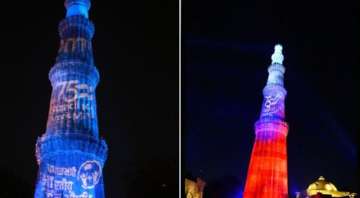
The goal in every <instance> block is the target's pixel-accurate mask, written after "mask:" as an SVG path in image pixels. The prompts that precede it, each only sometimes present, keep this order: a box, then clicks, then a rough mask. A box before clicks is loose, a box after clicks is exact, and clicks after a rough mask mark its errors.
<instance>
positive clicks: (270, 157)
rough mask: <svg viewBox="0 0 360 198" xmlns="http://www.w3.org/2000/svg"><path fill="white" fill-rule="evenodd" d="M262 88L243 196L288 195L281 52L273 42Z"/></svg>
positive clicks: (281, 197)
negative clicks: (259, 109) (269, 63)
mask: <svg viewBox="0 0 360 198" xmlns="http://www.w3.org/2000/svg"><path fill="white" fill-rule="evenodd" d="M271 59H272V63H271V65H270V66H269V68H268V72H269V76H268V80H267V83H266V86H265V88H264V89H263V95H264V101H263V105H262V109H261V113H260V119H259V120H258V121H257V122H256V123H255V135H256V137H255V143H254V147H253V150H252V153H251V159H250V164H249V168H248V174H247V178H246V184H245V189H244V198H287V197H288V179H287V151H286V136H287V133H288V125H287V123H286V122H285V121H284V120H285V104H284V103H285V96H286V90H285V88H284V73H285V68H284V66H283V65H282V62H283V60H284V56H283V55H282V46H281V45H276V46H275V52H274V53H273V55H272V56H271Z"/></svg>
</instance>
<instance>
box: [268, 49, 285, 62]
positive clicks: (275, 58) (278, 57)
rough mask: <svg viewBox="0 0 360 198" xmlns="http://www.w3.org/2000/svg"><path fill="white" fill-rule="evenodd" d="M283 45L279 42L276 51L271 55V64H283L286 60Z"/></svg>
mask: <svg viewBox="0 0 360 198" xmlns="http://www.w3.org/2000/svg"><path fill="white" fill-rule="evenodd" d="M282 48H283V47H282V45H280V44H277V45H275V47H274V49H275V50H274V53H273V54H272V55H271V64H274V63H278V64H280V65H282V63H283V61H284V55H283V54H282Z"/></svg>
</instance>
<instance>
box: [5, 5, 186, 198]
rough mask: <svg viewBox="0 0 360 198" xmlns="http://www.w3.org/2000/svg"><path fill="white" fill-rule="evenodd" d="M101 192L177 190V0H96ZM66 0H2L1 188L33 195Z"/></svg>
mask: <svg viewBox="0 0 360 198" xmlns="http://www.w3.org/2000/svg"><path fill="white" fill-rule="evenodd" d="M92 2H93V3H92V7H91V9H90V20H92V21H93V22H94V24H95V35H94V38H93V49H94V59H95V64H96V66H97V68H98V70H99V72H100V83H99V85H98V87H97V91H96V93H97V105H98V106H97V110H98V118H99V129H100V130H99V132H100V135H101V136H103V137H104V139H105V140H106V142H107V144H108V146H109V153H108V160H107V162H106V164H105V168H104V182H105V192H106V195H107V196H106V197H110V198H117V197H129V198H132V197H133V198H139V197H154V196H157V197H167V198H168V197H176V196H177V195H178V153H179V151H178V137H179V128H178V122H179V118H178V101H179V98H178V97H179V96H178V93H179V92H178V83H179V79H178V69H179V59H178V53H179V52H178V49H179V46H178V43H179V41H178V38H179V34H178V2H176V1H174V2H167V1H151V2H150V1H145V0H144V1H140V2H139V1H121V3H117V2H116V1H114V2H113V1H111V2H109V1H98V0H94V1H92ZM63 3H64V1H63V0H56V1H25V2H19V1H10V2H9V1H7V2H6V3H5V2H3V3H2V11H1V12H0V22H1V26H2V28H1V33H0V34H1V48H2V50H3V52H2V53H1V59H0V65H1V89H2V91H1V99H2V100H4V101H2V103H1V104H2V113H1V114H2V116H4V117H3V118H2V119H1V128H2V129H1V140H2V143H1V144H0V155H1V163H0V171H1V172H0V178H1V181H2V183H4V185H2V186H1V190H0V197H1V198H6V197H21V198H26V197H33V191H34V186H35V180H36V174H37V169H38V166H37V164H36V159H35V142H36V139H37V137H38V136H40V135H42V134H43V133H44V132H45V127H46V121H47V114H48V109H49V103H50V94H51V85H50V81H49V80H48V72H49V70H50V68H51V67H52V65H53V64H54V63H55V57H56V55H57V50H58V47H59V43H60V40H59V36H58V32H57V26H58V23H59V22H60V20H62V19H63V18H64V17H65V7H64V5H63Z"/></svg>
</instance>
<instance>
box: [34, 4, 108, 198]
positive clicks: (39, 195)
mask: <svg viewBox="0 0 360 198" xmlns="http://www.w3.org/2000/svg"><path fill="white" fill-rule="evenodd" d="M65 7H66V9H67V11H66V17H65V19H63V20H62V21H61V22H60V24H59V35H60V39H61V40H60V47H59V50H58V55H57V58H56V62H55V65H54V66H53V67H52V68H51V70H50V72H49V79H50V81H51V85H52V88H53V89H52V94H51V100H50V109H49V115H48V121H47V128H46V132H45V134H43V135H42V136H41V137H39V138H38V140H37V143H36V158H37V162H38V164H39V171H38V179H37V182H36V189H35V195H34V196H35V198H80V197H81V198H87V197H88V198H90V197H91V198H103V197H104V184H103V177H102V168H103V166H104V163H105V160H106V157H107V145H106V143H105V141H104V140H102V139H101V138H99V131H98V123H97V114H96V100H95V88H96V86H97V84H98V82H99V73H98V71H97V69H96V67H95V65H94V60H93V55H92V45H91V39H92V37H93V35H94V25H93V24H92V23H91V22H90V21H89V19H88V10H89V9H90V0H66V1H65Z"/></svg>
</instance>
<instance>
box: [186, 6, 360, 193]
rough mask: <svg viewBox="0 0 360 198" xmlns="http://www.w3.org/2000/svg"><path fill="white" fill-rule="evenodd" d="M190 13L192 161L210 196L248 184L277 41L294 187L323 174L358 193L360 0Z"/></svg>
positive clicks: (190, 9) (189, 165) (190, 170)
mask: <svg viewBox="0 0 360 198" xmlns="http://www.w3.org/2000/svg"><path fill="white" fill-rule="evenodd" d="M183 9H184V10H183V16H184V18H183V29H182V30H183V57H182V60H183V67H182V71H183V83H184V85H183V101H184V103H183V109H184V112H183V114H182V115H183V123H184V125H183V129H182V130H183V132H184V135H185V140H186V151H185V154H184V156H185V158H186V159H185V163H184V164H185V166H186V171H187V174H188V175H189V176H193V177H196V176H199V175H200V176H203V177H204V178H205V180H206V181H208V184H209V185H208V186H207V187H206V188H205V189H206V192H205V196H209V197H211V196H212V195H214V194H215V193H216V192H214V191H221V192H225V191H226V190H224V189H228V191H233V194H232V195H231V196H232V197H234V196H235V194H236V193H237V192H240V191H241V190H242V189H243V187H244V182H245V178H246V174H247V167H248V163H249V158H250V152H251V149H252V145H253V141H254V135H255V134H254V127H253V126H254V122H255V121H256V120H257V119H258V118H259V113H260V108H261V103H262V99H263V98H262V89H263V87H264V86H265V84H266V80H267V75H268V73H267V67H268V66H269V65H270V63H271V59H270V57H271V54H272V53H273V47H274V45H275V44H276V43H281V44H282V45H283V47H284V49H283V53H284V56H285V60H284V65H285V68H286V73H285V88H286V89H287V91H288V95H287V98H286V106H285V108H286V121H287V122H288V123H289V134H288V175H289V193H290V194H291V196H294V192H295V191H297V190H303V189H305V188H306V187H307V186H308V185H309V184H310V183H311V182H313V181H314V180H316V179H317V178H318V177H319V176H320V175H323V176H324V177H325V178H327V179H328V180H330V181H332V182H333V183H334V184H335V185H336V186H337V187H338V189H339V190H345V191H347V190H348V191H355V192H358V191H359V188H358V173H359V169H358V168H357V166H358V158H357V154H358V144H359V142H358V140H357V138H358V132H359V127H358V126H359V125H358V122H359V121H358V114H357V113H358V112H359V104H358V101H359V96H358V94H359V86H358V84H359V82H358V81H359V80H358V79H359V78H358V76H359V73H358V72H357V69H358V67H359V66H360V62H359V48H360V47H359V46H360V45H359V35H360V32H359V31H358V29H357V28H356V27H358V26H359V24H360V21H359V17H358V15H356V13H359V9H358V7H357V6H356V5H355V1H351V2H350V1H346V3H345V1H266V0H264V1H214V0H197V1H184V4H183ZM226 185H229V186H232V187H226ZM221 186H223V187H221ZM215 188H217V189H220V190H216V189H215ZM221 188H223V189H222V190H221ZM230 194H231V193H230ZM231 196H229V197H231ZM220 197H226V196H225V195H223V196H220Z"/></svg>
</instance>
